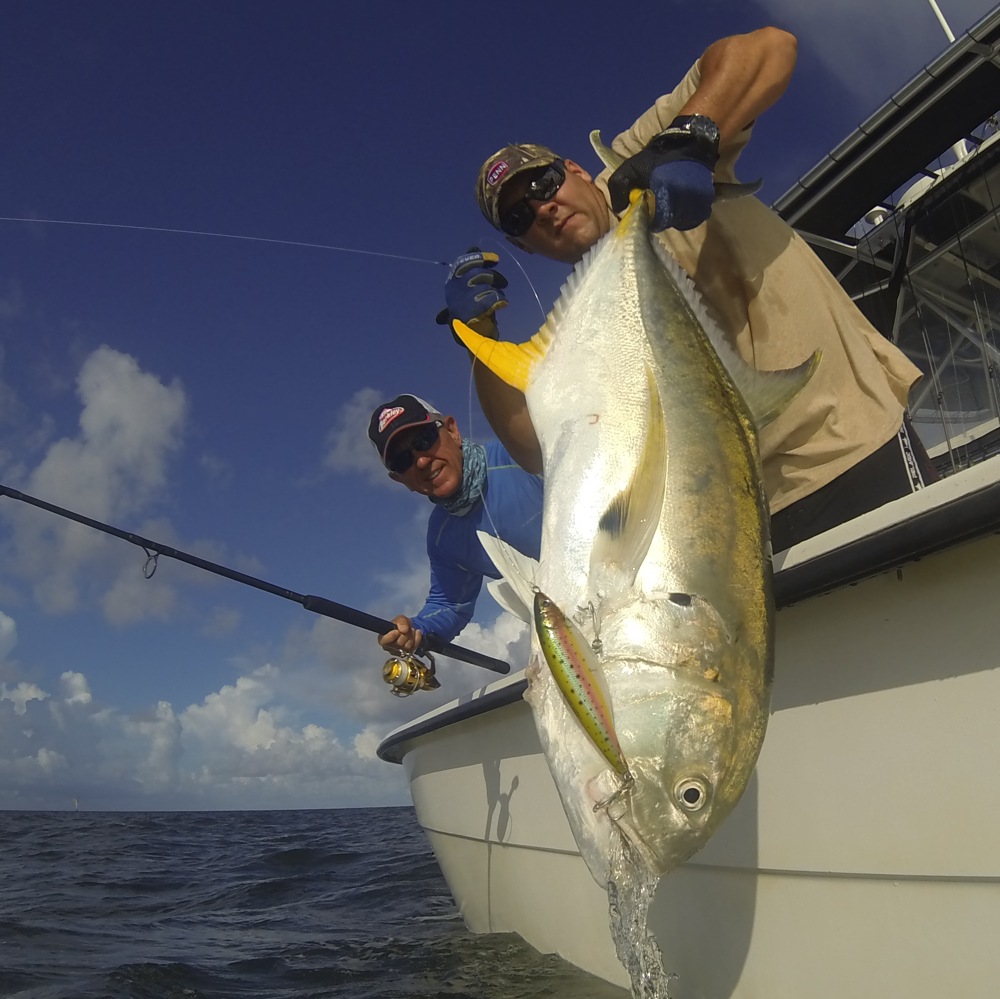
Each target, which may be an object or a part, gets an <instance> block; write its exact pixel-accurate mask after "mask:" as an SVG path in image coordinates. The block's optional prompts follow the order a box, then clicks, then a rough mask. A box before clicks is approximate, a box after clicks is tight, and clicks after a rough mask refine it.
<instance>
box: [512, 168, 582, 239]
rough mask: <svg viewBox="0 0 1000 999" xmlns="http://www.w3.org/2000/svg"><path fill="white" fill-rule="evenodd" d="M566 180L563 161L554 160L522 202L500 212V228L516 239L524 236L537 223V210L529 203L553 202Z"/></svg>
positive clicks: (533, 183)
mask: <svg viewBox="0 0 1000 999" xmlns="http://www.w3.org/2000/svg"><path fill="white" fill-rule="evenodd" d="M565 179H566V165H565V164H564V163H563V161H562V160H553V161H552V162H551V163H550V164H549V165H548V166H547V167H546V168H545V169H544V170H543V171H542V172H541V173H539V174H538V175H537V176H536V177H535V178H534V179H533V180H532V181H531V183H530V184H528V190H527V191H525V192H524V197H523V198H521V199H520V201H515V202H514V204H512V205H511V206H510V207H509V208H505V209H504V210H503V211H502V212H500V228H501V229H502V230H503V231H504V232H505V233H507V235H508V236H513V237H514V238H515V239H516V238H517V237H518V236H523V235H524V234H525V233H526V232H527V231H528V230H529V229H530V228H531V225H532V223H533V222H534V221H535V209H534V208H532V207H531V205H530V204H528V202H529V201H551V200H552V199H553V198H554V197H555V196H556V191H558V190H559V188H560V187H562V186H563V181H564V180H565Z"/></svg>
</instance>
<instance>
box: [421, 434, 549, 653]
mask: <svg viewBox="0 0 1000 999" xmlns="http://www.w3.org/2000/svg"><path fill="white" fill-rule="evenodd" d="M484 446H485V448H486V487H485V490H484V493H485V495H484V497H483V498H481V499H480V500H479V502H478V503H476V505H475V506H474V507H473V508H472V509H471V510H470V511H469V512H468V513H467V514H465V516H463V517H456V516H454V515H453V514H450V513H448V512H447V511H446V510H445V509H444V508H442V507H440V506H436V507H435V508H434V510H433V511H432V513H431V516H430V520H429V521H428V524H427V557H428V559H429V560H430V565H431V589H430V593H429V594H428V595H427V602H426V603H425V604H424V606H423V607H422V608H421V610H420V611H419V613H418V614H416V616H414V617H413V618H412V621H413V625H414V627H416V628H419V629H420V630H421V631H422V632H424V633H425V634H427V633H430V634H433V635H436V636H437V637H438V638H439V639H440V640H441V641H442V642H450V641H451V640H452V639H453V638H454V637H455V636H456V635H457V634H458V633H459V632H460V631H461V630H462V629H463V628H464V627H465V626H466V625H467V624H468V623H469V621H471V620H472V614H473V612H474V611H475V609H476V599H477V598H478V596H479V591H480V589H481V588H482V585H483V576H489V577H490V578H491V579H499V578H500V573H499V571H498V570H497V568H496V566H494V565H493V561H492V560H491V559H490V557H489V555H487V554H486V551H485V550H484V549H483V546H482V545H481V544H480V543H479V539H478V538H477V537H476V531H483V532H484V533H486V534H492V535H493V536H494V537H497V538H500V540H501V541H506V542H507V544H509V545H511V546H512V547H513V548H516V549H517V550H518V551H519V552H521V554H523V555H528V556H530V557H531V558H534V559H537V558H538V554H539V548H540V546H541V540H542V479H541V477H540V476H538V475H532V474H531V473H530V472H526V471H525V470H524V469H523V468H521V466H520V465H518V464H517V462H515V461H514V459H513V458H511V456H510V454H509V453H508V451H507V449H506V448H505V447H504V446H503V445H502V444H500V443H499V442H498V441H491V442H489V443H487V444H486V445H484Z"/></svg>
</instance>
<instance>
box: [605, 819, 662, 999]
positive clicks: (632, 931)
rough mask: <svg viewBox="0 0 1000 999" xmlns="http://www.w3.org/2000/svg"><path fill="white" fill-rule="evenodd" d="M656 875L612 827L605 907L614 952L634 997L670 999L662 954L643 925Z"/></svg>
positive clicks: (654, 887)
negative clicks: (652, 873) (630, 985)
mask: <svg viewBox="0 0 1000 999" xmlns="http://www.w3.org/2000/svg"><path fill="white" fill-rule="evenodd" d="M658 883H659V878H658V877H655V876H653V875H651V874H650V872H649V871H648V870H647V868H646V865H645V864H644V863H643V862H642V859H641V858H640V857H639V856H638V854H637V853H635V851H634V850H633V849H632V848H631V847H630V846H629V844H628V842H627V841H626V840H625V838H624V837H623V836H622V834H621V833H620V832H619V831H618V830H617V829H614V830H613V831H612V834H611V850H610V858H609V870H608V910H609V919H610V924H611V937H612V939H613V940H614V942H615V952H616V953H617V954H618V960H619V961H621V963H622V965H623V967H624V968H625V971H626V972H627V973H628V977H629V981H630V982H631V983H632V995H633V997H634V999H670V981H671V980H672V979H675V978H676V977H677V976H676V975H671V974H668V973H667V972H666V970H665V969H664V967H663V955H662V954H661V953H660V948H659V946H658V945H657V943H656V940H655V939H653V935H652V934H651V933H650V932H649V929H648V927H647V917H648V915H649V906H650V903H651V902H652V901H653V894H654V892H655V891H656V886H657V884H658Z"/></svg>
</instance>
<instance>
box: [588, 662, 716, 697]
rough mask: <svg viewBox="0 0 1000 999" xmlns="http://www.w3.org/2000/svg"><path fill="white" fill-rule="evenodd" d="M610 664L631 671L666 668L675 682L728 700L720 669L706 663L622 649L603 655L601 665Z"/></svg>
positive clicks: (605, 667) (605, 666) (604, 666)
mask: <svg viewBox="0 0 1000 999" xmlns="http://www.w3.org/2000/svg"><path fill="white" fill-rule="evenodd" d="M608 666H620V667H623V668H624V669H625V670H627V671H629V672H631V671H633V670H635V669H651V670H665V671H666V672H668V673H669V674H670V675H671V677H672V678H673V680H674V681H675V682H679V683H680V682H682V683H684V684H685V685H691V686H693V687H694V688H696V689H698V690H700V691H701V692H702V693H707V694H713V695H714V696H716V697H721V698H723V699H726V700H728V698H727V697H726V694H725V692H724V691H723V690H722V689H720V685H719V670H718V669H717V668H716V667H714V666H711V665H708V664H705V663H698V662H693V661H686V662H685V661H683V660H681V661H671V660H668V659H651V658H650V657H649V656H646V655H635V654H634V653H631V652H629V651H621V652H617V653H613V654H611V655H604V656H602V657H601V667H602V668H603V669H607V667H608Z"/></svg>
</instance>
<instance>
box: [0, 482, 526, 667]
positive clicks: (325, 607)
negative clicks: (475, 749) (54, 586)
mask: <svg viewBox="0 0 1000 999" xmlns="http://www.w3.org/2000/svg"><path fill="white" fill-rule="evenodd" d="M4 496H9V497H10V498H11V499H14V500H19V501H20V502H22V503H27V504H29V505H30V506H35V507H38V508H39V509H40V510H46V511H47V512H49V513H54V514H55V515H56V516H58V517H65V518H66V519H67V520H73V521H76V523H78V524H83V525H84V527H91V528H93V529H94V530H95V531H101V532H103V533H104V534H110V535H111V536H112V537H115V538H121V539H122V540H123V541H128V542H129V543H130V544H133V545H137V546H138V547H139V548H141V549H142V550H143V551H144V552H145V553H146V556H147V560H146V566H145V568H144V569H143V574H144V575H145V577H146V578H147V579H149V578H150V577H151V576H152V575H153V573H154V572H155V571H156V564H157V559H158V558H159V556H160V555H166V556H167V557H168V558H172V559H176V560H177V561H178V562H187V564H188V565H193V566H194V567H195V568H197V569H204V570H205V571H206V572H212V573H215V575H216V576H225V577H226V579H233V580H235V581H236V582H237V583H243V584H244V585H246V586H253V587H255V588H256V589H258V590H263V591H264V592H265V593H273V594H274V595H275V596H277V597H284V598H285V599H286V600H294V601H295V602H296V603H298V604H301V605H302V606H303V607H304V608H305V609H306V610H307V611H312V612H313V613H314V614H322V615H323V616H324V617H330V618H333V619H334V620H336V621H343V622H344V623H345V624H350V625H353V626H354V627H355V628H362V629H364V630H365V631H373V632H374V633H375V634H376V635H384V634H385V633H386V632H387V631H392V630H394V629H395V627H396V626H395V625H394V624H393V623H392V622H391V621H386V620H384V619H383V618H380V617H376V616H375V615H374V614H366V613H365V612H364V611H360V610H355V609H354V608H353V607H347V606H345V605H344V604H338V603H337V602H336V601H334V600H327V599H326V597H316V596H312V595H309V594H302V593H296V592H295V591H294V590H288V589H286V588H285V587H283V586H276V585H275V584H274V583H269V582H267V581H266V580H263V579H258V578H257V577H256V576H249V575H247V574H246V573H245V572H238V571H237V570H236V569H230V568H229V567H228V566H224V565H219V564H218V563H217V562H209V561H208V559H203V558H199V557H198V556H197V555H191V554H189V553H188V552H183V551H180V550H179V549H177V548H171V547H170V546H169V545H161V544H160V543H159V542H157V541H150V540H149V539H148V538H143V537H140V536H139V535H138V534H132V533H130V532H128V531H122V530H120V529H119V528H117V527H112V526H111V525H110V524H102V523H101V522H100V521H99V520H92V519H91V518H90V517H85V516H84V515H83V514H81V513H76V512H74V511H73V510H67V509H65V508H64V507H61V506H56V505H55V504H54V503H46V502H45V500H41V499H38V498H37V497H35V496H29V495H28V494H27V493H22V492H20V491H19V490H17V489H11V488H10V486H5V485H4V484H3V483H0V497H4ZM150 552H153V553H155V554H150ZM150 566H152V568H150ZM423 648H426V649H427V650H429V651H430V652H436V653H438V654H439V655H442V656H447V657H448V658H449V659H457V660H459V661H461V662H464V663H470V664H471V665H473V666H481V667H482V668H483V669H488V670H492V671H493V672H494V673H509V672H510V665H509V664H508V663H505V662H503V660H501V659H494V658H493V657H492V656H487V655H483V654H482V653H481V652H474V651H473V650H472V649H465V648H462V647H461V646H459V645H452V644H451V643H450V642H449V643H447V644H446V643H443V642H441V641H440V640H439V639H437V638H436V637H435V636H434V635H425V636H424V641H423ZM391 662H393V660H390V663H391ZM387 668H388V665H387ZM431 675H433V669H432V670H431ZM386 682H387V683H388V682H390V680H389V679H386Z"/></svg>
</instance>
